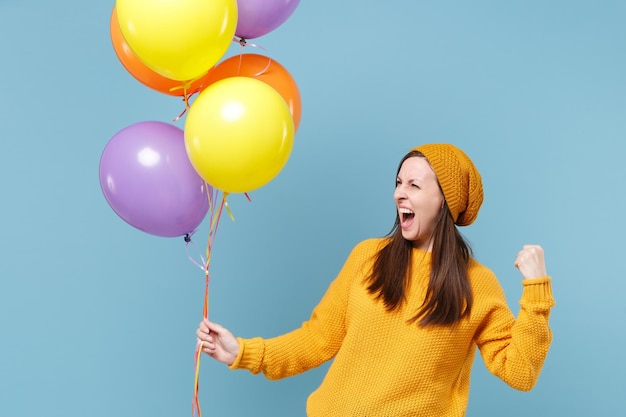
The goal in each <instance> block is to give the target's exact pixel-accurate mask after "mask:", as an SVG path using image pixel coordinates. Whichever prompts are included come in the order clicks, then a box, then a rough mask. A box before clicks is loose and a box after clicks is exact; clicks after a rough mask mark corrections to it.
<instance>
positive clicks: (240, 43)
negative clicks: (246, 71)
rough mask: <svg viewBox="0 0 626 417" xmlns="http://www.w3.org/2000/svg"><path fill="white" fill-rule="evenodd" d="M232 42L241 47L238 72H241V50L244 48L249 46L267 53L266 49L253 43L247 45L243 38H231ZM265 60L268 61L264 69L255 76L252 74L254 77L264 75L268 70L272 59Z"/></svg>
mask: <svg viewBox="0 0 626 417" xmlns="http://www.w3.org/2000/svg"><path fill="white" fill-rule="evenodd" d="M233 41H234V42H237V43H238V44H239V45H241V48H240V52H239V71H241V61H242V57H243V48H244V47H246V46H251V47H253V48H259V49H262V50H264V51H265V52H266V53H267V49H265V48H263V47H262V46H260V45H257V44H255V43H249V42H248V41H246V39H245V38H237V37H236V36H235V37H233ZM267 59H268V62H267V65H266V66H265V68H263V69H262V70H261V71H260V72H258V73H256V74H252V75H253V76H254V77H258V76H259V75H263V74H265V72H266V71H267V70H268V69H269V68H270V65H272V58H270V57H267ZM239 71H238V72H239Z"/></svg>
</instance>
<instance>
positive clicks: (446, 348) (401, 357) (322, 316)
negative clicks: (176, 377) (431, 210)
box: [230, 239, 554, 417]
mask: <svg viewBox="0 0 626 417" xmlns="http://www.w3.org/2000/svg"><path fill="white" fill-rule="evenodd" d="M381 242H382V240H381V239H370V240H366V241H364V242H361V243H360V244H358V245H357V246H356V247H355V248H354V249H353V251H352V253H351V254H350V256H349V258H348V260H347V261H346V263H345V265H344V266H343V268H342V270H341V272H340V273H339V275H338V276H337V278H336V279H335V280H334V281H333V282H332V283H331V285H330V286H329V288H328V290H327V292H326V294H325V295H324V297H323V298H322V300H321V301H320V303H319V304H318V305H317V306H316V307H315V309H314V310H313V313H312V315H311V317H310V319H309V320H308V321H306V322H304V323H303V324H302V327H300V328H299V329H296V330H294V331H292V332H290V333H287V334H285V335H282V336H279V337H275V338H272V339H261V338H253V339H241V338H239V343H240V351H239V355H238V356H237V358H236V360H235V362H234V363H233V364H232V365H231V366H230V367H231V369H248V370H250V371H251V372H252V373H254V374H257V373H259V372H263V373H264V374H265V376H266V377H267V378H269V379H280V378H284V377H288V376H292V375H295V374H298V373H301V372H304V371H306V370H308V369H311V368H313V367H316V366H319V365H320V364H322V363H323V362H325V361H328V360H330V359H332V358H334V360H333V363H332V364H331V366H330V368H329V370H328V373H327V374H326V377H325V378H324V381H323V382H322V384H321V385H320V387H319V388H318V389H317V390H315V391H314V392H313V393H312V394H311V395H310V397H309V399H308V401H307V415H308V416H309V417H399V416H420V417H424V416H433V417H447V416H450V417H452V416H463V415H464V414H465V410H466V408H467V401H468V395H469V382H470V371H471V367H472V362H473V359H474V356H475V351H476V347H478V348H479V349H480V352H481V355H482V357H483V360H484V362H485V364H486V366H487V368H488V369H489V371H490V372H492V373H493V374H494V375H496V376H498V377H500V378H501V379H502V380H503V381H505V382H506V383H507V384H509V385H510V386H511V387H513V388H516V389H519V390H529V389H531V388H532V387H533V386H534V384H535V382H536V381H537V378H538V377H539V373H540V371H541V367H542V365H543V362H544V359H545V357H546V354H547V352H548V348H549V346H550V341H551V339H552V334H551V331H550V328H549V327H548V317H549V313H550V308H551V307H552V306H553V305H554V300H553V298H552V290H551V285H550V278H549V277H543V278H537V279H532V280H524V281H522V282H523V287H524V290H523V293H522V298H521V301H520V305H521V309H520V312H519V314H518V317H517V319H515V317H514V316H513V314H512V313H511V311H510V309H509V308H508V306H507V304H506V299H505V295H504V292H503V290H502V288H501V286H500V284H499V283H498V281H497V279H496V277H495V275H494V274H493V273H492V272H491V271H490V270H489V269H488V268H486V267H484V266H482V265H480V264H479V263H478V262H475V261H472V263H471V265H470V270H469V277H470V281H471V285H472V289H473V294H474V305H473V307H472V312H471V315H470V316H469V317H467V318H465V319H463V320H462V321H460V322H459V323H457V324H456V325H454V326H452V327H443V326H442V327H420V326H418V325H417V324H415V323H413V324H409V323H407V320H408V319H410V318H411V317H413V316H414V314H415V313H416V311H417V310H418V309H419V307H420V306H421V304H422V302H423V300H424V296H425V293H426V289H427V287H428V280H429V272H430V253H429V252H425V251H421V250H417V249H415V250H414V253H413V275H412V281H411V286H410V290H409V293H408V297H407V300H408V302H407V303H405V304H404V307H403V308H402V309H401V310H400V311H396V312H391V313H390V312H387V311H386V310H385V307H384V305H383V304H382V302H380V301H377V300H374V298H373V297H372V296H371V295H370V294H369V293H368V292H367V289H366V288H365V285H364V284H363V278H364V277H365V276H367V275H368V272H369V271H370V270H371V266H372V256H373V255H374V254H375V252H376V251H377V250H378V248H379V244H380V243H381Z"/></svg>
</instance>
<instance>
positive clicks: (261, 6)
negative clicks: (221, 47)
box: [235, 0, 300, 39]
mask: <svg viewBox="0 0 626 417" xmlns="http://www.w3.org/2000/svg"><path fill="white" fill-rule="evenodd" d="M299 3H300V0H237V8H238V17H237V29H236V30H235V35H236V36H238V37H240V38H244V39H254V38H258V37H259V36H263V35H265V34H267V33H269V32H271V31H273V30H274V29H276V28H277V27H278V26H280V25H282V24H283V23H284V22H285V20H287V19H288V18H289V16H291V14H292V13H293V11H294V10H296V7H298V4H299Z"/></svg>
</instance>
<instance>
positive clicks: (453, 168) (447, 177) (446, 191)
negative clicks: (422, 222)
mask: <svg viewBox="0 0 626 417" xmlns="http://www.w3.org/2000/svg"><path fill="white" fill-rule="evenodd" d="M413 150H414V151H419V152H421V153H422V154H423V155H424V156H425V157H426V159H427V160H428V162H429V163H430V165H431V166H432V167H433V170H434V171H435V174H436V175H437V179H438V180H439V185H441V188H442V189H443V196H444V197H445V199H446V202H447V203H448V207H449V208H450V213H452V218H453V219H454V223H455V224H457V225H458V226H467V225H470V224H472V223H473V222H474V220H476V217H478V210H479V209H480V205H481V204H482V202H483V184H482V181H481V178H480V174H479V173H478V170H477V169H476V167H475V166H474V163H473V162H472V160H471V159H470V158H469V157H468V156H467V155H466V154H465V153H464V152H463V151H462V150H460V149H459V148H457V147H456V146H454V145H450V144H447V143H436V144H427V145H421V146H418V147H417V148H414V149H413Z"/></svg>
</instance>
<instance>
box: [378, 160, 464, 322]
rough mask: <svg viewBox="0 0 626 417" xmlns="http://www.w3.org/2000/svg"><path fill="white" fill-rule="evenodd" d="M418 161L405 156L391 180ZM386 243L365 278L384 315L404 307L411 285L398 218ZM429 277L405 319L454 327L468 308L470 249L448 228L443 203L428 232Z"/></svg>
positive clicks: (409, 244) (451, 225)
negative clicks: (420, 300)
mask: <svg viewBox="0 0 626 417" xmlns="http://www.w3.org/2000/svg"><path fill="white" fill-rule="evenodd" d="M414 156H419V157H424V155H423V154H422V153H421V152H418V151H411V152H409V153H408V154H406V155H405V156H404V157H403V158H402V160H401V161H400V164H399V165H398V171H397V173H396V176H397V174H398V173H399V172H400V168H401V167H402V164H403V163H404V161H406V160H407V159H408V158H411V157H414ZM385 237H387V238H389V239H388V243H387V244H386V245H385V246H384V247H383V248H382V249H381V250H379V251H378V253H377V254H376V255H375V260H374V266H373V270H372V274H371V275H370V276H369V277H367V279H366V282H367V283H369V285H368V287H367V289H368V291H369V292H370V294H373V295H375V297H376V298H377V299H382V300H383V302H384V304H385V307H386V308H387V310H388V311H393V310H397V309H399V308H400V307H401V306H402V304H403V303H404V302H405V297H406V291H407V289H408V287H409V284H410V279H411V252H412V250H413V243H412V242H411V241H409V240H406V239H405V238H404V237H403V236H402V230H401V228H400V216H399V214H398V213H396V220H395V223H394V225H393V228H392V229H391V231H390V232H389V233H388V234H387V235H386V236H385ZM431 239H432V243H433V246H432V253H431V271H430V281H429V283H428V290H427V291H426V298H425V299H424V303H423V304H422V306H421V308H420V309H419V311H418V312H417V313H416V315H415V316H413V317H412V318H411V319H410V322H418V323H419V324H420V325H422V326H428V325H450V324H454V323H456V322H457V321H459V320H460V319H462V318H463V317H465V316H466V315H468V314H469V313H470V311H471V308H472V301H473V298H472V288H471V286H470V283H469V279H468V274H467V270H468V266H469V262H470V259H471V257H472V249H471V247H470V246H469V244H468V243H467V242H466V241H465V239H464V238H463V236H462V235H461V233H460V232H459V231H458V229H457V228H456V226H455V224H454V219H453V218H452V215H451V214H450V210H449V208H448V204H447V203H446V202H445V201H444V204H443V207H442V208H441V211H440V212H439V217H438V219H437V224H436V225H435V229H434V231H433V235H432V236H431Z"/></svg>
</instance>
